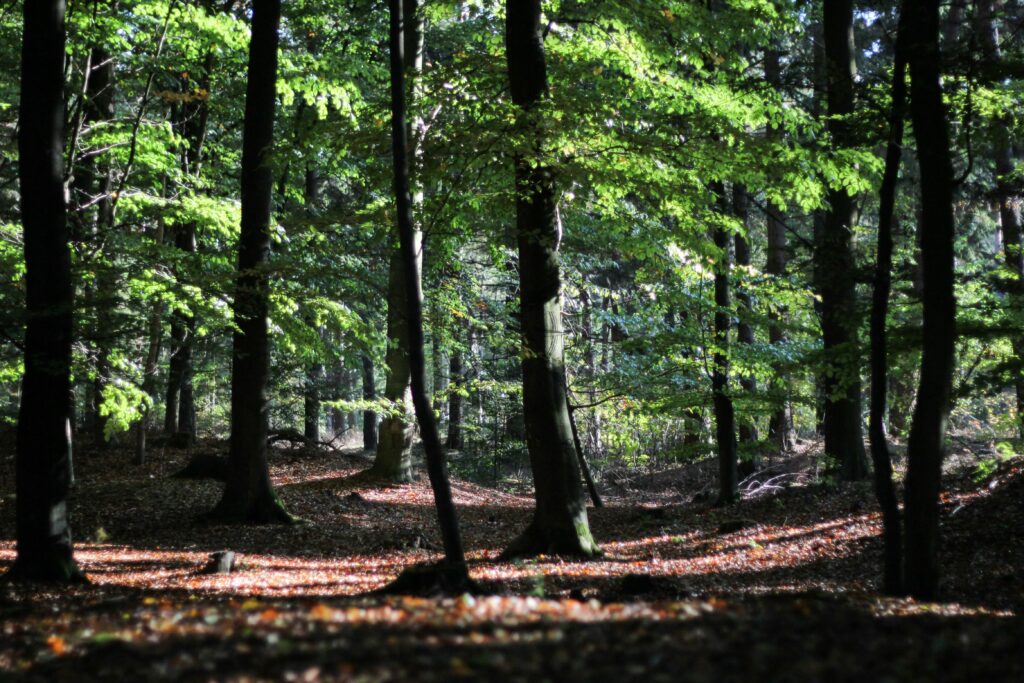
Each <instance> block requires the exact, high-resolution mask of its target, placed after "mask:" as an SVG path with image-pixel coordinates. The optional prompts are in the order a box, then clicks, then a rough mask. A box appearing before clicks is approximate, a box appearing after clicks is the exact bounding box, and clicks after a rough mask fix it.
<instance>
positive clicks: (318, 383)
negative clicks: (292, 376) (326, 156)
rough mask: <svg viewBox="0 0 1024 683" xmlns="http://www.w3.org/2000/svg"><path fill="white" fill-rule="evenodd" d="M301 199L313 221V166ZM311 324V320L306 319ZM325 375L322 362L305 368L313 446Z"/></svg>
mask: <svg viewBox="0 0 1024 683" xmlns="http://www.w3.org/2000/svg"><path fill="white" fill-rule="evenodd" d="M303 201H304V202H305V209H306V217H307V218H308V219H309V220H310V222H314V220H315V218H316V213H317V206H318V205H319V204H320V175H319V174H318V173H317V172H316V169H314V168H309V167H307V168H306V179H305V190H304V197H303ZM308 322H309V323H310V324H311V325H312V324H313V323H312V321H308ZM324 335H325V332H324V330H323V329H320V330H319V335H318V336H319V337H320V339H321V340H324ZM326 380H327V376H326V372H325V370H324V364H323V363H321V362H319V361H317V362H314V363H312V364H311V365H310V366H309V367H307V368H306V381H305V385H304V387H303V389H304V392H303V401H302V403H303V406H302V407H303V411H302V412H303V421H302V435H303V436H304V437H306V444H307V445H309V446H315V445H316V444H317V443H319V442H320V417H321V412H322V410H321V406H320V393H321V391H322V390H323V387H324V384H326Z"/></svg>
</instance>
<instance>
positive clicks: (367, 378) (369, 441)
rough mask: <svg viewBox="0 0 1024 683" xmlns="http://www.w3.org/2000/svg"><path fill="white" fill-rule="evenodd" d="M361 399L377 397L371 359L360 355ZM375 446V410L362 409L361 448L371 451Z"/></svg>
mask: <svg viewBox="0 0 1024 683" xmlns="http://www.w3.org/2000/svg"><path fill="white" fill-rule="evenodd" d="M362 378H363V400H364V401H373V400H375V399H376V398H377V383H376V381H375V380H374V370H373V359H372V358H370V357H369V356H363V357H362ZM376 448H377V411H375V410H363V450H365V451H372V450H376Z"/></svg>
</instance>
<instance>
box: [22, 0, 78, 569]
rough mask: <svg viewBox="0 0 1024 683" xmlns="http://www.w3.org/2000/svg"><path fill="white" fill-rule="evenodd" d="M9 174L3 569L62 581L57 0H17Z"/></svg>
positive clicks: (66, 282)
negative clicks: (11, 257)
mask: <svg viewBox="0 0 1024 683" xmlns="http://www.w3.org/2000/svg"><path fill="white" fill-rule="evenodd" d="M22 35H23V41H22V50H21V82H22V83H23V84H31V87H25V88H22V90H21V106H20V109H19V112H18V179H19V182H20V190H21V219H22V224H23V226H24V244H25V287H26V291H25V300H26V308H27V311H26V312H27V325H26V330H25V359H24V360H25V374H24V376H23V378H22V384H21V407H20V409H19V412H18V433H17V444H16V454H15V493H16V499H15V518H16V522H15V536H16V538H17V554H16V556H15V560H14V565H13V566H12V567H11V569H10V571H9V572H8V574H7V577H8V578H16V579H25V580H45V581H58V582H68V581H76V580H82V579H83V578H84V577H83V575H82V573H81V572H80V571H79V569H78V567H77V565H76V564H75V560H74V557H73V556H72V548H71V531H70V527H69V525H68V489H69V485H70V479H71V433H70V414H71V401H70V398H71V329H72V319H71V316H72V308H73V305H74V304H73V298H74V290H73V288H72V284H71V255H70V249H69V240H68V237H69V235H68V228H67V214H66V207H65V203H64V168H63V166H64V164H63V148H64V36H65V33H64V2H63V1H62V0H50V1H47V0H33V1H32V2H26V3H25V5H24V25H23V33H22Z"/></svg>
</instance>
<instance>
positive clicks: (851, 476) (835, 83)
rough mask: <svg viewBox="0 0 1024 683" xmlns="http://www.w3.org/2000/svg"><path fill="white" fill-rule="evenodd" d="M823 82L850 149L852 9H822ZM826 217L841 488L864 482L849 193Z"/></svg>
mask: <svg viewBox="0 0 1024 683" xmlns="http://www.w3.org/2000/svg"><path fill="white" fill-rule="evenodd" d="M824 36H825V78H826V84H827V85H826V89H827V96H828V131H829V133H830V135H831V137H832V142H833V144H834V145H835V147H836V148H837V149H840V150H841V149H843V148H846V147H850V146H852V144H853V136H854V128H853V125H852V122H851V121H850V120H849V117H850V116H851V115H852V114H853V111H854V76H855V72H856V60H855V58H854V52H853V46H854V41H853V2H852V0H828V1H827V2H825V17H824ZM828 200H829V210H828V213H827V214H826V215H825V220H824V223H823V225H822V229H821V230H820V231H819V232H818V235H817V236H816V237H817V239H816V244H815V245H814V259H815V265H814V268H815V280H816V281H817V283H818V289H819V292H820V294H821V331H822V338H823V341H824V350H825V356H826V362H827V363H828V369H827V370H826V371H825V377H824V392H825V424H824V431H825V453H827V454H828V455H829V456H831V457H833V458H835V459H836V460H837V465H836V466H837V474H838V475H839V477H840V479H843V480H845V481H856V480H858V479H863V478H864V477H865V476H866V475H867V460H866V458H865V454H864V442H863V438H862V436H861V414H860V359H859V348H858V343H857V328H858V321H859V315H858V313H857V299H856V292H855V290H854V280H853V274H854V267H855V263H854V257H853V251H852V250H851V247H850V235H851V232H852V230H853V228H854V226H855V225H856V223H857V213H856V206H855V203H854V198H853V197H852V196H851V195H850V192H849V191H848V190H847V189H846V188H844V187H839V188H832V189H831V190H830V191H829V193H828Z"/></svg>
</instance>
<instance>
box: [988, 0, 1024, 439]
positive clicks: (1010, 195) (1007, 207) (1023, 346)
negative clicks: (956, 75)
mask: <svg viewBox="0 0 1024 683" xmlns="http://www.w3.org/2000/svg"><path fill="white" fill-rule="evenodd" d="M995 11H996V7H995V1H994V0H979V2H978V5H977V22H978V32H979V33H980V38H981V40H980V42H981V48H982V55H983V57H984V59H985V61H986V62H987V65H988V66H989V67H990V68H991V67H998V66H999V64H1000V63H1001V62H1002V51H1001V50H1000V47H999V31H998V29H997V28H996V24H995V22H994V17H993V15H994V14H995ZM992 139H993V156H994V157H995V171H996V202H997V203H998V204H999V230H1000V238H1001V240H1000V241H1001V242H1002V245H1003V258H1004V262H1005V263H1006V267H1007V268H1008V269H1009V270H1010V272H1011V273H1013V274H1014V275H1015V276H1016V280H1011V281H1010V282H1008V283H1006V285H1005V286H1004V290H1005V292H1006V294H1007V298H1008V299H1009V302H1010V305H1011V307H1012V308H1013V309H1014V310H1015V311H1020V309H1021V305H1022V303H1024V302H1022V300H1021V299H1022V297H1021V294H1022V291H1021V286H1022V285H1021V283H1022V282H1024V250H1022V249H1021V208H1020V207H1021V197H1020V196H1019V195H1017V194H1016V193H1015V191H1014V183H1013V174H1014V163H1013V141H1012V138H1011V119H1010V118H1009V117H1007V116H1004V117H999V118H996V119H995V120H994V121H993V122H992ZM1010 343H1011V345H1012V347H1013V355H1014V356H1015V357H1016V359H1017V371H1016V378H1015V380H1014V392H1015V394H1016V398H1017V434H1018V437H1020V438H1021V439H1024V336H1022V335H1021V334H1020V333H1017V334H1014V335H1013V337H1012V338H1011V339H1010Z"/></svg>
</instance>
